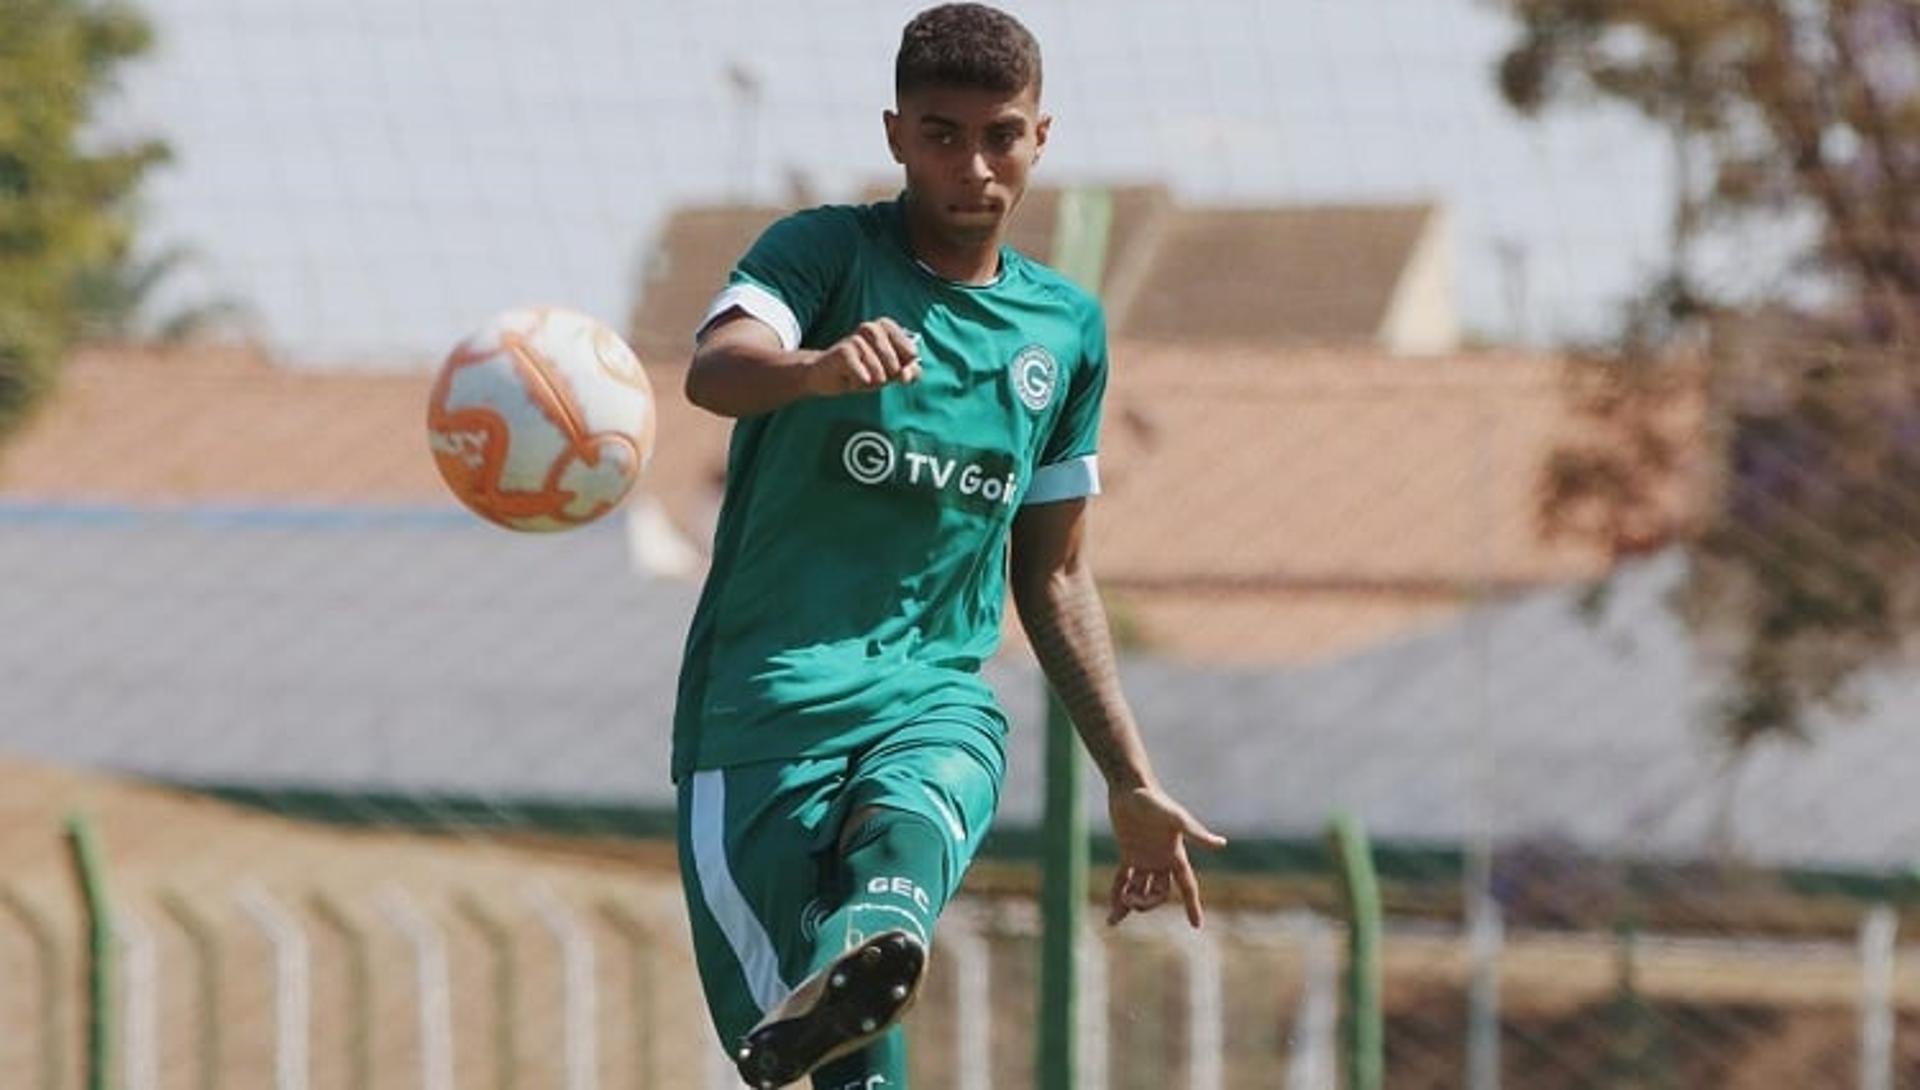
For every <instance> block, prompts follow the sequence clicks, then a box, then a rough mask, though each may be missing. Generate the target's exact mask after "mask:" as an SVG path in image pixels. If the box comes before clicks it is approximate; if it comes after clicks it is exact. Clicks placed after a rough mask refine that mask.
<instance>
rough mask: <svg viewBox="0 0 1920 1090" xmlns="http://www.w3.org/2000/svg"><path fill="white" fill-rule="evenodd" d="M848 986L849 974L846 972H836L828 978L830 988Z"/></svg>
mask: <svg viewBox="0 0 1920 1090" xmlns="http://www.w3.org/2000/svg"><path fill="white" fill-rule="evenodd" d="M846 986H847V974H845V973H835V974H833V975H832V976H830V977H828V978H827V987H829V988H844V987H846Z"/></svg>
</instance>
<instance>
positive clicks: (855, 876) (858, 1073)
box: [813, 807, 949, 1090]
mask: <svg viewBox="0 0 1920 1090" xmlns="http://www.w3.org/2000/svg"><path fill="white" fill-rule="evenodd" d="M948 851H949V842H948V840H947V836H946V833H945V832H944V831H943V830H941V829H940V827H939V826H937V825H935V824H934V823H933V822H931V821H928V820H927V819H926V818H923V817H921V816H920V815H918V814H913V813H908V812H907V811H905V810H895V809H891V808H888V807H880V808H877V809H875V810H873V811H871V812H870V813H869V814H868V815H867V816H866V818H865V820H863V821H862V822H861V823H860V825H859V826H858V827H857V828H855V829H854V830H853V832H852V833H851V834H850V835H849V836H848V837H847V838H846V842H845V847H844V849H843V850H842V854H841V860H842V863H843V865H844V867H845V875H846V881H847V885H846V886H845V887H844V888H845V889H846V891H847V893H846V899H845V900H844V901H842V902H841V904H840V906H839V907H838V908H837V909H835V910H834V911H833V913H832V914H831V915H829V916H828V917H827V918H826V919H825V920H823V921H822V922H821V924H820V931H819V935H820V939H819V945H818V946H817V947H816V948H815V950H814V969H815V970H816V971H817V970H818V969H820V968H821V967H823V966H825V965H826V964H827V963H829V962H831V961H832V960H833V959H834V958H836V957H838V956H839V955H840V954H841V953H843V952H845V951H846V950H847V949H849V948H850V947H853V946H856V945H858V944H859V943H861V942H864V941H865V940H866V939H868V938H871V937H872V936H874V935H878V934H880V933H881V932H883V931H894V930H899V931H905V932H907V933H908V934H910V935H913V936H915V937H916V938H918V939H920V941H921V942H923V943H925V944H927V945H928V946H929V947H931V945H932V942H933V924H934V921H935V920H936V919H938V918H939V915H940V910H941V909H942V908H943V907H945V905H946V867H947V852H948ZM813 1085H814V1088H815V1090H848V1088H852V1090H881V1088H883V1087H884V1088H887V1090H903V1088H905V1087H906V1085H907V1047H906V1034H905V1033H904V1032H902V1030H901V1028H900V1027H899V1026H897V1025H896V1026H894V1027H893V1029H891V1030H890V1031H888V1032H887V1033H884V1034H882V1035H881V1036H879V1037H878V1038H876V1039H874V1040H873V1041H872V1042H871V1043H870V1044H868V1045H867V1046H866V1047H865V1048H863V1049H861V1050H860V1051H858V1052H855V1053H852V1054H851V1055H847V1056H842V1057H841V1058H839V1059H837V1060H834V1061H833V1062H832V1063H828V1064H823V1065H822V1066H821V1067H820V1068H819V1069H818V1070H816V1071H814V1073H813Z"/></svg>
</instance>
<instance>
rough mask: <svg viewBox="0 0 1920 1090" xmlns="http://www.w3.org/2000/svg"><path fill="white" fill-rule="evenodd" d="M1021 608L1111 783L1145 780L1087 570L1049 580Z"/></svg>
mask: <svg viewBox="0 0 1920 1090" xmlns="http://www.w3.org/2000/svg"><path fill="white" fill-rule="evenodd" d="M1032 598H1033V600H1032V601H1031V602H1030V603H1028V608H1026V609H1025V610H1023V611H1022V612H1021V622H1022V623H1023V624H1025V625H1026V628H1027V638H1028V639H1029V640H1031V641H1032V643H1033V651H1034V656H1035V657H1036V658H1038V659H1039V660H1040V666H1041V669H1043V670H1045V671H1046V675H1047V680H1048V681H1049V682H1051V683H1052V685H1053V689H1054V692H1056V693H1057V694H1059V697H1060V702H1061V704H1062V705H1064V706H1065V707H1066V709H1067V714H1068V715H1069V716H1071V717H1072V719H1073V724H1074V727H1075V729H1076V730H1077V731H1078V732H1079V734H1080V739H1081V742H1082V743H1083V744H1084V745H1085V746H1086V747H1087V753H1088V754H1089V755H1090V756H1091V757H1092V758H1093V763H1094V764H1095V765H1096V766H1097V767H1098V768H1099V769H1100V772H1101V774H1102V775H1104V776H1105V777H1106V779H1107V782H1108V783H1110V784H1114V785H1128V786H1131V785H1132V784H1134V783H1136V782H1139V781H1141V780H1143V779H1144V777H1145V774H1146V763H1145V761H1144V759H1143V758H1142V747H1141V744H1140V740H1139V734H1138V731H1137V730H1136V729H1135V727H1134V724H1133V718H1132V715H1131V713H1130V712H1129V711H1128V709H1127V703H1126V698H1125V696H1124V695H1123V694H1122V693H1121V690H1120V675H1119V670H1118V667H1117V665H1116V663H1115V660H1114V653H1113V638H1112V636H1111V635H1109V633H1108V631H1107V617H1106V610H1105V609H1104V608H1102V606H1101V604H1100V595H1099V592H1098V590H1097V589H1096V587H1095V586H1094V582H1093V579H1092V577H1091V576H1089V575H1087V574H1085V573H1084V572H1081V573H1076V574H1074V575H1067V576H1063V577H1057V578H1055V579H1051V580H1048V582H1047V584H1046V587H1045V589H1044V590H1043V591H1041V592H1039V593H1037V594H1034V595H1033V596H1032Z"/></svg>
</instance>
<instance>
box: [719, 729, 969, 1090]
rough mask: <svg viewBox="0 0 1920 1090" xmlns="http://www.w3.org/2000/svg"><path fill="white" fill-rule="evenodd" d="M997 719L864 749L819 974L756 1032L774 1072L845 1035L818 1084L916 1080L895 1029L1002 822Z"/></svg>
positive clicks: (851, 786)
mask: <svg viewBox="0 0 1920 1090" xmlns="http://www.w3.org/2000/svg"><path fill="white" fill-rule="evenodd" d="M997 725H998V724H997V721H983V720H981V719H980V718H978V717H971V718H957V719H940V720H932V721H926V722H920V723H916V724H913V725H911V726H909V727H906V728H903V729H902V730H900V731H898V732H895V733H894V734H893V735H891V736H889V737H888V738H887V739H886V740H885V741H883V742H882V743H880V744H879V745H876V746H875V747H873V748H872V749H870V750H868V751H866V752H864V753H861V754H859V755H856V757H855V759H854V762H853V767H852V770H851V775H850V778H849V781H848V783H847V784H846V787H845V791H844V794H843V796H842V798H841V800H840V804H841V806H842V807H843V808H844V809H843V811H842V812H843V813H845V815H846V817H845V818H844V819H843V820H841V821H838V822H836V823H834V825H835V826H837V828H838V830H839V836H838V837H837V842H834V843H830V844H829V845H828V848H829V849H830V850H831V851H833V852H834V856H835V858H836V860H837V863H838V870H837V873H836V874H835V875H834V876H833V878H832V880H831V886H830V888H831V889H832V890H833V891H834V895H833V896H832V897H831V898H830V899H829V903H830V904H832V905H833V906H834V907H833V908H832V910H831V911H830V912H829V913H828V915H827V916H826V917H825V919H823V920H822V921H821V922H820V924H819V928H818V944H817V946H816V948H815V955H814V961H813V963H812V965H811V969H812V970H813V971H812V973H811V975H809V977H808V979H807V983H804V984H802V985H801V987H800V989H799V990H798V991H796V993H795V996H794V997H793V999H791V1000H789V1002H788V1004H787V1005H786V1007H785V1009H783V1010H782V1011H780V1012H777V1013H776V1014H775V1015H771V1016H769V1018H768V1019H767V1020H766V1021H765V1022H763V1023H762V1025H761V1027H759V1028H757V1029H756V1030H755V1033H754V1034H753V1035H752V1036H750V1038H749V1043H750V1046H752V1047H753V1048H754V1049H756V1050H761V1051H764V1052H765V1053H767V1054H768V1055H767V1056H766V1058H765V1061H764V1062H765V1064H766V1066H765V1068H764V1069H765V1070H768V1071H771V1072H774V1073H776V1074H779V1075H789V1074H791V1073H792V1072H793V1070H794V1068H793V1066H790V1065H791V1064H792V1063H794V1062H795V1061H798V1062H799V1063H804V1064H807V1065H808V1066H811V1064H812V1063H813V1062H814V1056H815V1055H816V1054H818V1053H819V1051H820V1046H821V1044H822V1043H823V1042H833V1038H834V1034H835V1033H836V1032H837V1033H838V1034H839V1035H840V1037H841V1040H839V1041H838V1042H837V1043H835V1045H834V1048H833V1050H832V1051H834V1052H838V1051H841V1050H843V1049H846V1048H849V1047H851V1048H852V1049H853V1050H852V1051H851V1052H848V1053H846V1054H845V1055H842V1056H839V1057H837V1058H834V1059H833V1060H832V1061H831V1062H830V1063H826V1064H823V1065H821V1066H819V1067H818V1068H817V1069H816V1070H814V1079H813V1084H814V1086H815V1087H816V1088H820V1090H841V1088H842V1087H847V1086H857V1087H861V1088H862V1090H867V1088H872V1087H901V1086H904V1085H905V1084H906V1050H905V1048H904V1043H903V1038H902V1035H901V1033H900V1031H899V1029H898V1028H897V1027H894V1028H891V1029H889V1028H888V1027H889V1025H890V1024H891V1023H892V1022H893V1021H895V1020H896V1019H897V1018H898V1017H899V1015H900V1014H901V1013H903V1012H904V1009H905V1007H906V1005H907V1004H909V1003H910V1002H911V1000H912V998H913V996H914V995H915V994H916V993H917V991H918V989H919V986H920V981H921V977H922V976H923V975H924V970H925V958H926V953H927V949H928V947H929V946H930V945H931V942H932V936H933V931H934V923H935V921H936V920H937V919H938V917H939V915H940V912H941V910H942V909H943V908H944V907H945V906H946V903H947V902H948V900H950V899H951V898H952V896H953V894H954V893H955V892H956V891H957V890H958V889H959V886H960V882H961V879H962V878H963V877H964V876H965V873H966V869H967V866H968V864H969V863H970V862H971V860H972V858H973V853H974V852H975V850H977V849H978V847H979V844H980V841H981V839H982V838H983V837H984V836H985V834H986V829H987V825H988V824H989V822H990V821H991V819H992V815H993V810H994V807H995V805H996V804H997V802H998V798H999V788H1000V778H1001V773H1002V769H1003V768H1004V760H1003V757H1002V749H1001V746H1000V734H999V732H998V730H997V729H996V728H997ZM836 979H838V980H839V981H840V982H841V983H840V984H839V985H838V986H836V985H835V984H834V981H835V980H836ZM876 1034H877V1036H876ZM829 1054H831V1053H829ZM756 1058H757V1057H756ZM783 1062H784V1063H786V1064H788V1065H789V1066H782V1063H783ZM743 1066H744V1065H743Z"/></svg>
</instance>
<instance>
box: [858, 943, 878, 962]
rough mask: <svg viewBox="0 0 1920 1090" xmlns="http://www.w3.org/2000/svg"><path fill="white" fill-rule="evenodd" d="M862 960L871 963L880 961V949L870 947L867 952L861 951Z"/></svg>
mask: <svg viewBox="0 0 1920 1090" xmlns="http://www.w3.org/2000/svg"><path fill="white" fill-rule="evenodd" d="M860 960H862V961H869V962H871V961H879V960H880V948H879V947H878V946H869V947H867V948H866V949H865V950H862V951H860Z"/></svg>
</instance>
